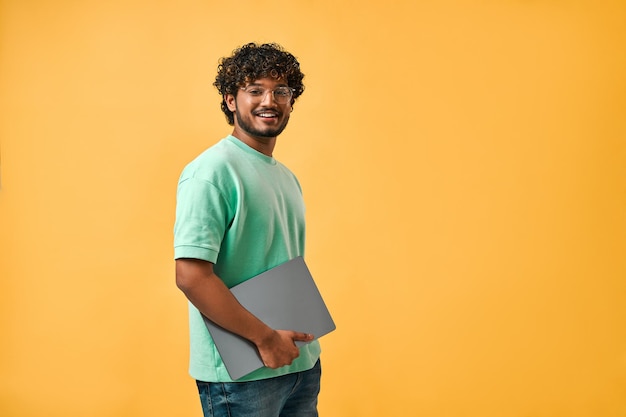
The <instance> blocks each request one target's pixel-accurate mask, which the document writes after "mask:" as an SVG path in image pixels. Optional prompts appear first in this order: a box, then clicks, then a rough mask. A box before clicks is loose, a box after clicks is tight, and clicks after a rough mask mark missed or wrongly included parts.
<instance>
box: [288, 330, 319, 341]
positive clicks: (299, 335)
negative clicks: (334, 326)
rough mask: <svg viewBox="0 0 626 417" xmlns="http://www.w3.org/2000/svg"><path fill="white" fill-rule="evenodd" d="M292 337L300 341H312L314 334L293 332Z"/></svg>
mask: <svg viewBox="0 0 626 417" xmlns="http://www.w3.org/2000/svg"><path fill="white" fill-rule="evenodd" d="M291 338H292V339H293V340H294V341H298V342H310V341H311V340H313V339H314V336H313V335H312V334H310V333H302V332H293V335H292V336H291Z"/></svg>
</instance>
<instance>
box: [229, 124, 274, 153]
mask: <svg viewBox="0 0 626 417" xmlns="http://www.w3.org/2000/svg"><path fill="white" fill-rule="evenodd" d="M232 135H233V136H234V137H236V138H237V139H239V140H240V141H242V142H243V143H245V144H246V145H248V146H249V147H251V148H252V149H254V150H255V151H258V152H261V153H262V154H264V155H267V156H272V154H273V152H274V147H275V146H276V136H274V137H269V138H265V137H258V136H252V135H249V134H247V133H246V132H243V131H242V130H241V129H238V128H237V126H235V129H234V130H233V133H232Z"/></svg>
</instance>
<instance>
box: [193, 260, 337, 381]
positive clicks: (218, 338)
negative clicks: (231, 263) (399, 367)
mask: <svg viewBox="0 0 626 417" xmlns="http://www.w3.org/2000/svg"><path fill="white" fill-rule="evenodd" d="M230 290H231V292H232V293H233V295H234V296H235V298H237V300H238V301H239V302H240V303H241V304H242V305H243V306H244V307H245V308H246V309H247V310H248V311H250V312H251V313H252V314H254V315H255V316H256V317H258V318H259V319H260V320H262V321H263V322H264V323H265V324H267V325H268V326H269V327H271V328H273V329H276V330H295V331H298V332H304V333H310V334H312V335H313V336H314V337H315V338H316V339H317V338H319V337H321V336H324V335H325V334H328V333H330V332H331V331H333V330H335V323H334V322H333V319H332V318H331V316H330V313H329V312H328V309H327V308H326V304H325V303H324V300H323V299H322V296H321V295H320V293H319V290H318V289H317V286H316V285H315V282H314V281H313V277H312V276H311V273H310V272H309V269H308V268H307V266H306V264H305V262H304V259H303V258H302V257H301V256H299V257H297V258H294V259H292V260H291V261H288V262H285V263H283V264H280V265H278V266H277V267H275V268H272V269H270V270H268V271H265V272H263V273H262V274H259V275H257V276H255V277H254V278H251V279H249V280H247V281H245V282H242V283H241V284H239V285H236V286H234V287H232V288H231V289H230ZM203 317H204V316H203ZM204 322H205V323H206V326H207V328H208V329H209V332H210V333H211V337H212V338H213V341H214V342H215V346H216V347H217V350H218V351H219V353H220V356H221V357H222V361H223V362H224V365H225V366H226V370H227V371H228V374H229V375H230V377H231V378H232V379H233V380H236V379H239V378H241V377H243V376H245V375H247V374H249V373H250V372H253V371H255V370H257V369H259V368H261V367H263V362H262V361H261V357H260V355H259V352H258V351H257V349H256V347H255V345H254V344H253V343H252V342H250V341H248V340H246V339H244V338H242V337H240V336H238V335H236V334H234V333H231V332H229V331H227V330H224V329H223V328H221V327H219V326H218V325H216V324H215V323H213V322H212V321H210V320H209V319H207V318H206V317H204ZM305 343H306V342H296V344H297V345H298V346H302V345H303V344H305Z"/></svg>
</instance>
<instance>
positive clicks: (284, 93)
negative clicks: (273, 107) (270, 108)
mask: <svg viewBox="0 0 626 417" xmlns="http://www.w3.org/2000/svg"><path fill="white" fill-rule="evenodd" d="M241 89H242V90H243V91H245V92H246V93H247V94H248V95H249V96H250V98H251V101H252V102H253V103H260V102H262V101H263V100H265V96H266V95H267V93H268V92H271V93H272V97H273V98H274V101H275V102H276V103H278V104H287V103H289V101H291V98H292V97H293V88H291V87H276V88H275V89H273V90H268V89H267V88H263V87H260V86H258V85H249V86H247V87H241Z"/></svg>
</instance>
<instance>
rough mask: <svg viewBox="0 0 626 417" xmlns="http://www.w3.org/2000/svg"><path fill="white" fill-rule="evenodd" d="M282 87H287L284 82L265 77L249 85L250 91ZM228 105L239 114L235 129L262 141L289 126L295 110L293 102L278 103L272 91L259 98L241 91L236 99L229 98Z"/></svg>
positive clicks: (233, 97)
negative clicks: (292, 105) (292, 111)
mask: <svg viewBox="0 0 626 417" xmlns="http://www.w3.org/2000/svg"><path fill="white" fill-rule="evenodd" d="M282 86H287V84H286V82H285V81H284V80H282V79H279V80H275V79H273V78H261V79H258V80H255V81H253V82H251V83H249V84H248V85H246V90H250V89H251V87H260V88H261V89H264V90H266V91H268V90H274V89H276V88H277V87H282ZM226 103H227V104H228V108H229V109H230V110H231V111H232V112H234V113H235V129H238V130H239V131H241V133H244V134H246V135H248V136H250V137H252V138H256V139H257V140H261V141H263V140H264V139H270V138H275V137H276V136H278V135H280V134H281V132H282V131H283V130H284V129H285V127H286V126H287V122H288V121H289V116H290V114H291V110H292V108H291V102H287V103H285V104H280V103H277V102H276V100H275V99H274V95H273V94H272V93H271V91H268V93H267V94H265V96H263V97H260V98H259V97H256V98H255V97H254V96H253V95H251V94H249V93H248V92H247V91H244V90H238V91H237V95H236V96H232V95H228V96H227V97H226Z"/></svg>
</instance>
